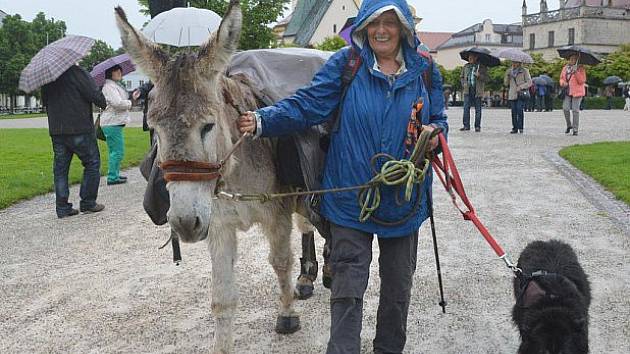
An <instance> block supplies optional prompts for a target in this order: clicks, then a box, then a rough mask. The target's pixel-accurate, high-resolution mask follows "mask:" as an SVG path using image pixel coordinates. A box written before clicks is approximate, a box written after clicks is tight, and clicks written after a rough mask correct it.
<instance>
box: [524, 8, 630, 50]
mask: <svg viewBox="0 0 630 354" xmlns="http://www.w3.org/2000/svg"><path fill="white" fill-rule="evenodd" d="M522 14H523V49H524V50H525V51H527V52H530V53H541V54H543V57H544V58H545V59H547V60H551V59H553V58H557V57H558V52H557V49H558V48H560V47H563V46H566V45H573V44H575V45H578V46H581V47H585V48H588V49H590V50H592V51H593V52H595V53H598V54H608V53H611V52H614V51H616V50H617V49H618V47H619V45H621V44H624V43H630V0H560V8H559V9H557V10H553V11H550V10H549V8H548V5H547V1H546V0H542V1H540V12H539V13H534V14H529V13H528V11H527V2H526V0H523V7H522Z"/></svg>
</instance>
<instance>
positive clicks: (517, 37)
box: [429, 23, 523, 49]
mask: <svg viewBox="0 0 630 354" xmlns="http://www.w3.org/2000/svg"><path fill="white" fill-rule="evenodd" d="M481 31H483V23H476V24H474V25H472V26H470V27H467V28H465V29H463V30H461V31H459V32H457V33H454V34H453V35H452V36H451V38H449V39H448V40H447V41H445V42H444V43H442V44H440V46H439V48H448V47H456V46H464V45H470V44H474V43H476V41H475V34H476V33H478V32H481ZM492 31H493V32H494V33H498V34H507V35H511V36H512V42H511V43H497V44H499V45H505V44H509V45H514V44H515V45H517V46H520V45H522V43H523V26H521V25H520V24H499V23H493V24H492ZM429 48H431V49H434V48H432V47H430V46H429ZM436 49H437V48H436Z"/></svg>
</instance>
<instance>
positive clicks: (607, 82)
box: [603, 76, 623, 85]
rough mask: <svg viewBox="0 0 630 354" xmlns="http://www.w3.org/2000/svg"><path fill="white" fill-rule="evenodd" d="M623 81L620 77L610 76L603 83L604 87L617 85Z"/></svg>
mask: <svg viewBox="0 0 630 354" xmlns="http://www.w3.org/2000/svg"><path fill="white" fill-rule="evenodd" d="M622 81H623V80H622V79H621V78H620V77H619V76H609V77H607V78H605V79H604V81H603V83H604V85H617V84H618V83H620V82H622Z"/></svg>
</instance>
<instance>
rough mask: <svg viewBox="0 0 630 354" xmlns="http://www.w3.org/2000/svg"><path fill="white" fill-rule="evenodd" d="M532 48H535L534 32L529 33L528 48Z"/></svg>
mask: <svg viewBox="0 0 630 354" xmlns="http://www.w3.org/2000/svg"><path fill="white" fill-rule="evenodd" d="M534 48H536V34H535V33H530V34H529V49H530V50H532V49H534Z"/></svg>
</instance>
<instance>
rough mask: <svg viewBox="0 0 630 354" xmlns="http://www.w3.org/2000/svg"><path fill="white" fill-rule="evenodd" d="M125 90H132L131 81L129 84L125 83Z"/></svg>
mask: <svg viewBox="0 0 630 354" xmlns="http://www.w3.org/2000/svg"><path fill="white" fill-rule="evenodd" d="M125 88H127V89H130V88H131V81H130V80H127V82H126V83H125Z"/></svg>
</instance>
